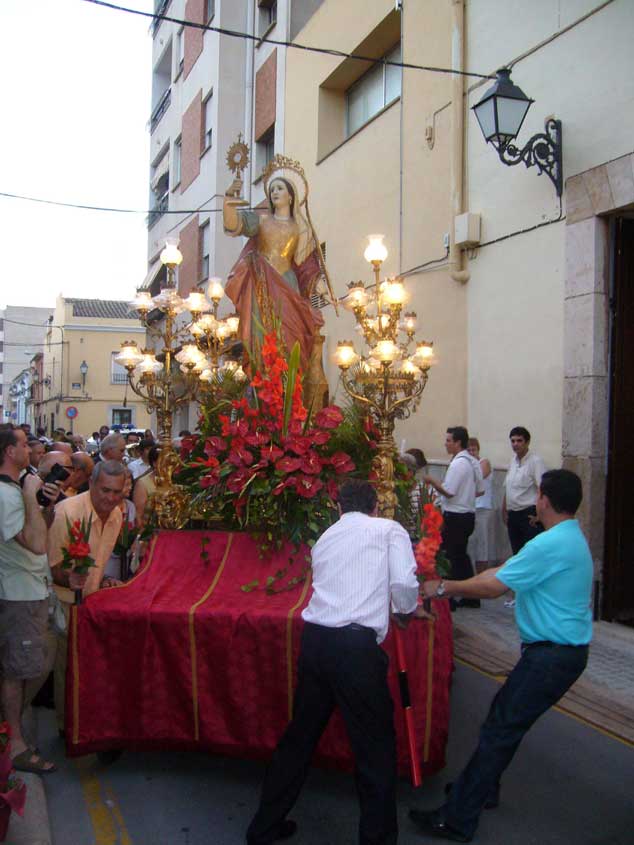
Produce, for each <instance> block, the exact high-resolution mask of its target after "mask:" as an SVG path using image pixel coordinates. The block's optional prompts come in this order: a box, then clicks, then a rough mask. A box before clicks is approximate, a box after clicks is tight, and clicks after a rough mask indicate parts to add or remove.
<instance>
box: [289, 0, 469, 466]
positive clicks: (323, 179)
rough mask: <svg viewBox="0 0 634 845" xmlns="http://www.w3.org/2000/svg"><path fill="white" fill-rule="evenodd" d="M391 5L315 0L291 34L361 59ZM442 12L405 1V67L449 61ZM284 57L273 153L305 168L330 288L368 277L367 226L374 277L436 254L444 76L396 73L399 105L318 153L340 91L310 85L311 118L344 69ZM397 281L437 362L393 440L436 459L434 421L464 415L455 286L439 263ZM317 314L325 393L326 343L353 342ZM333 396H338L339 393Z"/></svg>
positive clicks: (442, 181)
mask: <svg viewBox="0 0 634 845" xmlns="http://www.w3.org/2000/svg"><path fill="white" fill-rule="evenodd" d="M393 9H394V3H393V2H391V0H372V2H368V1H367V0H349V2H346V3H345V4H341V3H338V2H334V0H326V2H324V3H322V5H321V6H320V7H319V9H318V10H317V11H316V13H315V14H314V15H313V17H312V18H311V19H310V20H309V21H308V23H307V24H306V26H305V27H304V28H303V29H302V31H301V40H302V42H303V43H307V44H308V43H310V44H328V45H329V46H330V47H332V48H335V49H339V50H343V51H346V52H351V51H353V50H355V49H357V48H358V47H359V45H361V44H363V50H361V49H360V52H362V53H364V54H367V51H368V50H369V49H371V47H372V43H369V44H368V42H367V41H366V39H367V38H368V36H369V35H370V34H371V33H372V32H373V30H375V28H376V27H377V26H378V25H379V24H380V23H381V21H382V20H384V19H385V18H387V17H388V16H389V15H390V14H392V15H393ZM449 13H450V7H449V4H435V5H433V8H431V6H430V4H420V3H406V4H405V10H404V27H405V29H404V43H403V50H404V60H405V61H406V62H412V63H419V64H430V65H440V66H444V67H446V66H447V65H448V64H449V63H450V62H451V34H450V15H449ZM392 31H393V25H392ZM396 32H398V16H397V28H396ZM363 42H366V43H365V44H364V43H363ZM389 46H391V45H386V48H387V47H389ZM287 63H288V67H287V78H286V132H285V153H286V154H287V155H289V156H290V157H291V158H295V159H298V160H299V161H300V162H301V164H302V165H303V167H304V168H305V170H306V173H307V176H308V179H309V182H310V203H311V214H312V216H313V221H314V223H315V227H316V229H317V233H318V236H319V238H320V240H322V241H325V242H326V246H327V264H328V268H329V272H330V274H331V278H332V281H333V285H334V288H335V293H336V294H337V295H338V296H341V295H343V294H344V292H345V288H346V285H347V283H348V282H349V281H351V280H356V279H362V280H363V281H365V282H366V283H369V282H370V281H371V278H372V273H371V268H370V267H369V265H368V264H367V263H366V262H365V261H364V259H363V250H364V248H365V243H366V241H365V237H366V235H368V234H370V233H374V232H382V233H384V234H385V242H386V245H387V247H388V249H389V252H390V255H389V257H388V259H387V261H386V262H385V265H384V268H383V269H384V274H385V275H390V274H396V273H399V272H404V271H407V270H408V269H410V268H412V267H415V266H417V265H420V264H423V263H425V262H427V261H429V260H431V259H436V258H441V259H442V257H443V255H444V252H445V250H444V246H443V235H444V233H445V232H448V231H449V230H450V226H451V215H450V202H449V197H450V193H449V153H450V130H451V120H450V109H448V108H447V105H448V104H449V102H450V98H451V82H450V79H449V77H447V76H441V75H435V74H434V75H432V74H427V73H423V72H420V71H414V70H409V71H405V74H404V79H403V88H402V96H401V99H400V101H397V102H396V103H394V104H393V105H392V106H390V107H388V108H387V109H386V110H385V111H384V112H383V113H382V114H380V115H379V116H377V117H376V118H375V119H374V120H373V121H371V122H370V123H369V124H367V125H366V126H365V127H363V128H362V129H360V130H359V131H358V132H357V133H356V134H355V135H354V136H352V137H351V138H349V139H348V140H347V141H345V142H344V143H343V144H342V145H340V146H339V147H337V148H336V149H334V150H332V149H331V151H330V154H328V155H327V154H326V151H327V148H328V145H327V143H326V144H325V143H324V137H325V138H326V141H327V140H328V135H329V131H330V132H331V134H332V128H330V130H329V128H328V127H326V131H325V132H324V130H323V125H321V124H320V120H321V121H324V120H327V119H328V113H327V109H326V107H327V106H328V102H327V100H328V99H329V100H330V101H331V103H332V101H333V100H334V101H335V103H338V104H339V106H341V104H342V97H343V89H342V90H340V91H336V90H335V91H334V92H333V91H329V92H328V95H327V97H324V95H323V92H322V96H321V115H320V88H319V86H320V85H321V83H322V82H323V81H324V80H327V79H332V78H333V77H334V78H335V79H336V78H337V72H339V74H340V75H341V76H342V77H343V78H344V79H345V83H344V84H347V85H349V84H350V80H349V76H348V77H346V76H345V73H344V71H346V70H348V69H347V68H344V67H343V63H342V62H341V61H340V60H338V59H334V58H331V57H324V56H315V55H312V54H306V53H299V52H294V51H292V50H289V51H288V55H287ZM335 111H336V109H335ZM436 111H438V114H437V115H436V118H435V126H436V138H435V143H434V147H433V149H430V148H429V147H428V145H427V144H426V142H425V137H424V136H425V125H426V123H427V122H431V121H432V116H433V114H434V112H436ZM331 117H332V120H333V121H334V122H336V121H337V120H339V119H340V115H338V114H336V113H335V114H333V113H332V112H331ZM401 122H402V126H401ZM401 137H403V139H404V143H403V147H402V151H401ZM401 154H402V158H401ZM401 169H402V178H401ZM401 220H402V223H401ZM407 287H408V290H409V291H410V294H411V300H410V302H409V303H408V306H407V307H408V309H413V310H415V311H416V312H417V314H418V317H419V323H420V327H421V328H420V333H419V336H420V338H421V339H422V338H425V339H433V340H434V342H435V345H436V349H437V355H438V359H439V363H438V365H437V367H436V368H435V369H434V370H433V371H432V375H431V377H430V380H429V384H428V386H427V388H426V390H425V393H424V394H423V401H422V403H421V406H420V408H419V410H418V411H417V413H416V414H415V415H414V416H413V417H412V418H410V419H409V420H407V421H404V422H402V423H399V424H398V429H397V435H396V437H397V442H399V443H400V441H401V439H402V438H406V440H407V443H408V445H409V446H413V445H417V446H421V447H422V448H423V449H425V450H426V451H428V452H429V453H430V454H442V452H443V450H442V443H443V442H444V430H445V428H446V426H447V425H450V424H459V423H462V422H464V421H465V416H466V351H467V350H466V344H465V332H466V291H465V289H464V288H463V287H461V286H460V285H458V284H457V283H455V282H453V281H452V280H451V279H450V278H449V275H448V272H447V269H446V266H443V264H442V263H441V264H440V269H436V270H435V271H433V272H423V273H418V274H414V275H411V276H409V277H408V279H407ZM324 316H325V318H326V327H325V332H324V333H325V334H326V338H327V339H326V345H325V351H326V356H327V375H328V379H329V382H330V386H331V391H332V392H335V390H336V385H337V381H338V370H337V368H336V366H334V364H333V363H332V356H333V353H334V350H335V348H336V345H337V341H338V340H340V339H343V338H346V339H353V340H354V341H355V343H356V344H357V348H359V349H360V348H361V347H360V342H359V336H358V335H357V333H356V332H355V331H354V318H353V317H352V316H351V315H350V314H348V313H347V312H346V311H343V310H342V312H341V313H340V316H339V318H337V317H336V316H335V315H334V312H333V310H332V308H327V309H326V310H325V311H324ZM336 400H337V401H339V402H343V401H344V394H343V392H342V389H341V388H339V390H338V391H337V392H336Z"/></svg>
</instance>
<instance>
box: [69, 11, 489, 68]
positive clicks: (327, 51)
mask: <svg viewBox="0 0 634 845" xmlns="http://www.w3.org/2000/svg"><path fill="white" fill-rule="evenodd" d="M83 2H84V3H92V4H93V5H95V6H103V7H104V8H106V9H114V10H115V11H118V12H128V13H129V14H131V15H140V16H141V17H144V18H152V20H155V21H170V23H176V24H180V25H181V26H189V27H192V28H193V29H202V30H203V31H204V32H217V33H218V34H219V35H226V36H228V37H229V38H241V39H243V40H245V41H257V43H258V44H261V43H266V44H275V45H276V46H278V47H288V48H291V49H293V50H304V51H305V52H308V53H320V54H322V55H325V56H335V57H337V58H339V59H354V60H355V61H359V62H372V64H382V65H390V66H391V67H401V68H405V69H406V70H424V71H428V72H429V73H446V74H454V75H456V76H474V77H477V78H478V79H495V77H494V76H490V75H489V74H485V73H471V72H469V71H466V70H454V69H453V68H445V67H432V66H429V65H415V64H411V63H410V62H395V61H391V60H388V59H383V58H378V59H377V57H376V56H359V55H355V54H354V53H345V52H343V50H333V49H332V48H328V47H310V46H309V45H307V44H297V43H296V42H295V41H281V40H279V39H277V38H267V37H264V38H261V37H260V36H259V35H252V34H251V33H249V32H238V31H236V30H234V29H224V28H223V27H220V26H210V25H209V24H204V23H196V22H195V21H188V20H183V19H182V18H173V17H171V16H170V15H159V14H156V13H155V12H142V11H140V10H139V9H130V8H128V7H127V6H118V5H117V4H116V3H106V2H105V0H83Z"/></svg>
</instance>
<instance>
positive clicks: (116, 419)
mask: <svg viewBox="0 0 634 845" xmlns="http://www.w3.org/2000/svg"><path fill="white" fill-rule="evenodd" d="M111 413H112V422H111V424H110V427H111V428H114V426H115V425H132V408H112V409H111Z"/></svg>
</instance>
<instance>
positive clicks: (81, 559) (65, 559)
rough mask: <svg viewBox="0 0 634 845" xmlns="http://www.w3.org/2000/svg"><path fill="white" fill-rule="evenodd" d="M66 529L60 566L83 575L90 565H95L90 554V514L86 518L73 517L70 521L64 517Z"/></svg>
mask: <svg viewBox="0 0 634 845" xmlns="http://www.w3.org/2000/svg"><path fill="white" fill-rule="evenodd" d="M66 527H67V530H68V544H67V545H66V546H64V547H62V568H63V569H72V570H74V571H75V572H77V573H78V574H79V575H84V574H85V573H86V572H88V570H89V569H90V567H91V566H94V565H95V562H94V560H93V559H92V557H91V556H90V530H91V527H92V514H91V515H90V516H89V517H88V520H86V518H85V517H84V518H82V519H81V520H80V519H75V520H74V521H73V522H71V521H70V520H69V519H68V517H66Z"/></svg>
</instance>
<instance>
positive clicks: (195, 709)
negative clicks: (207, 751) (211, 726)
mask: <svg viewBox="0 0 634 845" xmlns="http://www.w3.org/2000/svg"><path fill="white" fill-rule="evenodd" d="M232 543H233V534H229V539H228V540H227V545H226V548H225V551H224V555H223V557H222V560H221V561H220V565H219V567H218V570H217V572H216V574H215V575H214V578H213V581H212V582H211V584H210V586H209V589H208V590H207V592H206V593H205V594H204V596H203V597H202V598H200V599H198V601H197V602H196V603H195V604H193V605H192V606H191V607H190V608H189V652H190V657H191V666H192V707H193V715H194V739H195V740H198V739H200V731H199V723H198V664H197V663H196V631H195V628H194V614H195V613H196V611H197V610H198V608H199V607H200V606H201V605H202V604H204V603H205V602H206V601H207V599H208V598H209V596H210V595H211V594H212V593H213V591H214V590H215V589H216V584H217V583H218V581H219V580H220V576H221V575H222V571H223V569H224V568H225V563H226V562H227V557H228V555H229V549H230V548H231V544H232Z"/></svg>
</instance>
